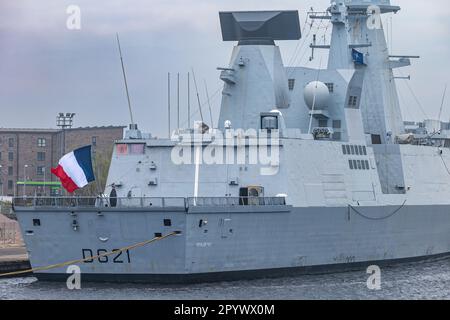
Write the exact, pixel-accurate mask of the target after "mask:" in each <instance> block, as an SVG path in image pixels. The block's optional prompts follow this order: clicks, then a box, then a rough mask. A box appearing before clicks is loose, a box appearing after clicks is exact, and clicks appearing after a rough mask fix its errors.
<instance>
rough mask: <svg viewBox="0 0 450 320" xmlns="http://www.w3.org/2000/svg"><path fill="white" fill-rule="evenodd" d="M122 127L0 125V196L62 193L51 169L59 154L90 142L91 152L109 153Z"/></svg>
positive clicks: (59, 156)
mask: <svg viewBox="0 0 450 320" xmlns="http://www.w3.org/2000/svg"><path fill="white" fill-rule="evenodd" d="M123 129H124V127H122V126H109V127H87V128H71V129H65V130H60V129H6V128H0V196H2V195H4V196H15V195H17V196H22V195H24V194H26V195H31V196H32V195H56V194H61V186H60V183H59V180H58V179H57V178H56V177H55V176H54V175H53V174H51V172H50V168H52V167H56V165H57V163H58V160H59V159H60V158H61V156H62V155H63V154H66V153H68V152H70V151H72V150H74V149H76V148H78V147H82V146H86V145H92V147H93V153H94V154H95V153H98V154H108V153H109V152H111V150H112V146H113V142H114V141H115V140H119V139H121V138H122V136H123Z"/></svg>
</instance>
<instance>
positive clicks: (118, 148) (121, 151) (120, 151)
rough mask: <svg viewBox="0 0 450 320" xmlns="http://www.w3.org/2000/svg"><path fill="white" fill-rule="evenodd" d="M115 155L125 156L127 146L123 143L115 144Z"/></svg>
mask: <svg viewBox="0 0 450 320" xmlns="http://www.w3.org/2000/svg"><path fill="white" fill-rule="evenodd" d="M116 153H117V154H118V155H126V154H128V145H127V144H125V143H119V144H116Z"/></svg>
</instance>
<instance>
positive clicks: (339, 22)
mask: <svg viewBox="0 0 450 320" xmlns="http://www.w3.org/2000/svg"><path fill="white" fill-rule="evenodd" d="M399 10H400V7H398V6H394V5H391V3H390V1H389V0H371V1H367V0H364V1H363V0H345V1H333V2H332V3H331V5H330V7H329V8H328V9H327V10H326V11H325V12H322V13H311V15H310V18H311V19H315V20H318V21H326V22H331V24H332V28H333V29H332V37H331V42H330V43H329V44H323V45H322V44H318V43H317V42H316V41H314V42H313V43H311V49H312V50H329V58H328V65H327V67H326V68H325V69H323V68H322V69H321V68H319V69H313V68H306V67H285V66H284V64H283V61H282V58H281V53H280V49H279V47H278V46H276V44H275V41H286V40H291V41H299V39H300V38H301V33H302V32H301V28H300V21H299V15H298V12H297V11H261V12H221V13H220V23H221V27H222V36H223V40H224V41H236V42H237V45H236V46H235V47H234V49H233V53H232V57H231V62H230V64H229V66H228V67H226V68H220V79H221V80H223V82H224V87H223V91H222V104H221V110H220V116H219V121H218V125H217V126H216V127H213V126H212V125H211V124H209V126H208V125H207V124H205V123H204V122H201V121H200V122H196V123H195V125H194V126H192V127H191V126H189V127H190V128H187V129H186V128H178V129H176V130H175V131H173V132H172V134H171V137H170V138H167V139H163V138H152V137H151V136H148V137H147V136H146V135H144V134H143V133H141V132H140V131H139V130H138V129H137V126H136V125H135V124H133V125H131V126H130V129H129V130H128V131H127V132H126V133H125V137H124V139H123V140H121V141H116V143H115V149H114V153H113V156H112V162H111V167H110V171H109V176H108V181H107V186H106V189H105V190H104V195H102V196H98V197H95V198H79V197H60V198H57V197H51V198H16V199H14V210H15V212H16V214H17V217H18V221H19V223H20V226H21V230H22V233H23V236H24V240H25V243H26V246H27V249H28V252H29V256H30V261H31V265H32V266H33V267H35V268H36V267H42V266H48V265H54V264H57V263H61V262H65V261H71V260H74V259H86V258H89V257H92V259H91V260H89V261H84V262H83V263H80V264H79V266H80V268H81V272H82V279H83V280H92V281H143V282H156V283H183V282H200V281H222V280H234V279H243V278H254V277H274V276H284V275H290V274H296V273H309V272H316V271H320V272H334V271H337V270H346V269H353V268H361V267H367V266H369V265H372V264H376V265H379V266H384V265H389V264H392V263H397V262H403V261H413V260H419V259H427V258H435V257H442V256H445V255H447V254H448V253H449V252H450V198H449V197H448V195H449V194H450V171H449V169H448V168H449V166H450V150H449V149H448V148H442V147H437V146H434V145H421V144H417V143H413V140H414V139H412V138H411V135H410V133H407V132H406V131H405V126H404V122H403V119H402V115H401V111H400V106H399V99H398V95H397V89H396V84H395V80H394V74H393V70H394V69H396V68H401V67H405V66H408V65H410V64H411V59H412V58H414V57H413V56H394V55H391V54H390V53H389V50H388V46H387V41H386V38H385V34H384V30H383V26H382V24H381V20H380V19H379V17H380V15H383V14H385V13H391V12H397V11H399ZM324 66H325V63H324ZM174 233H175V234H174ZM172 234H174V235H173V236H170V237H167V238H164V239H162V240H161V241H157V242H154V243H152V244H149V245H147V246H142V247H139V248H136V249H134V250H129V251H126V252H124V251H123V252H120V254H117V255H114V256H109V257H101V258H95V257H96V255H99V254H102V253H105V252H110V251H113V250H116V249H118V248H124V247H127V246H129V245H133V244H135V243H141V242H143V241H147V240H148V239H152V238H154V237H156V238H160V237H164V236H166V235H172ZM35 276H36V277H37V278H38V279H42V280H65V279H67V277H68V275H67V273H66V269H65V268H63V267H59V268H53V269H48V270H41V271H37V272H35Z"/></svg>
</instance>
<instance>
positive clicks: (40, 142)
mask: <svg viewBox="0 0 450 320" xmlns="http://www.w3.org/2000/svg"><path fill="white" fill-rule="evenodd" d="M37 144H38V147H45V146H46V145H47V141H46V140H45V138H38V142H37Z"/></svg>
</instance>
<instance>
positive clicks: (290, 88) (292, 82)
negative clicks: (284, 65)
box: [285, 79, 295, 91]
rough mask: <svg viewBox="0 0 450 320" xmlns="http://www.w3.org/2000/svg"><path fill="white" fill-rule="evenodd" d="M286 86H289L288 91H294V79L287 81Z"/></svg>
mask: <svg viewBox="0 0 450 320" xmlns="http://www.w3.org/2000/svg"><path fill="white" fill-rule="evenodd" d="M285 81H286V80H285ZM288 85H289V91H292V90H294V87H295V79H289V80H288Z"/></svg>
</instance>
